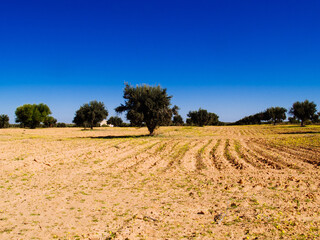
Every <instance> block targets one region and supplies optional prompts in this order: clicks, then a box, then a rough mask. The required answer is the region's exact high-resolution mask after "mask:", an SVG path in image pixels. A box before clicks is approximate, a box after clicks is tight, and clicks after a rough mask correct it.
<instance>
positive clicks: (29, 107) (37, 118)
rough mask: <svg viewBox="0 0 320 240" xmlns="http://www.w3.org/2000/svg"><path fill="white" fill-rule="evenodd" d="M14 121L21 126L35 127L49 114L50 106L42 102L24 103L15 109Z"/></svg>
mask: <svg viewBox="0 0 320 240" xmlns="http://www.w3.org/2000/svg"><path fill="white" fill-rule="evenodd" d="M15 114H16V122H17V123H20V124H21V126H23V127H29V128H36V127H38V126H40V123H43V122H44V121H45V120H46V119H47V118H48V116H49V115H50V114H51V110H50V108H49V107H48V106H47V105H46V104H43V103H40V104H24V105H22V106H20V107H18V108H17V109H16V112H15Z"/></svg>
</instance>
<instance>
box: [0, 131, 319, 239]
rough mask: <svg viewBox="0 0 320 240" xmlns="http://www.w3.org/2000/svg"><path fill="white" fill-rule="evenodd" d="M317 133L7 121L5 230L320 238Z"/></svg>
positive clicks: (0, 215) (14, 235) (21, 235)
mask: <svg viewBox="0 0 320 240" xmlns="http://www.w3.org/2000/svg"><path fill="white" fill-rule="evenodd" d="M319 133H320V128H316V127H315V128H297V127H292V126H288V127H278V126H249V127H248V126H240V127H204V128H198V127H161V128H160V129H159V130H158V131H157V135H156V136H153V137H149V136H146V134H147V130H146V129H144V128H141V129H136V128H99V129H96V130H94V131H82V130H81V129H79V128H65V129H36V130H30V129H0V143H1V144H0V239H96V240H98V239H320V236H319V234H320V233H319V224H320V207H319V206H320V204H319V203H320V198H319V187H320V181H319V178H320V176H319V165H320V147H319V145H318V143H319V142H320V141H319V138H320V134H319Z"/></svg>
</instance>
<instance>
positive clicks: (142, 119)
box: [115, 84, 172, 135]
mask: <svg viewBox="0 0 320 240" xmlns="http://www.w3.org/2000/svg"><path fill="white" fill-rule="evenodd" d="M123 98H124V99H125V103H124V104H121V105H120V106H119V107H117V108H116V109H115V110H116V112H118V113H122V112H126V118H127V119H128V120H129V121H130V122H131V124H132V125H135V126H142V125H143V124H145V125H146V126H147V128H148V130H149V133H150V135H152V134H153V133H154V130H155V129H156V128H157V127H159V126H161V125H163V124H166V123H168V122H170V121H171V117H172V109H171V108H170V105H171V103H170V100H171V98H172V96H168V94H167V89H165V88H164V89H163V88H161V87H160V86H149V85H146V84H144V85H137V86H136V87H133V86H131V85H129V84H126V86H125V88H124V94H123Z"/></svg>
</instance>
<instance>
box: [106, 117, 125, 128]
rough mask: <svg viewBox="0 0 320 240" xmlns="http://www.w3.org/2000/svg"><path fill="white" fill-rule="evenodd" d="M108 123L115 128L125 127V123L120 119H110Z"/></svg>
mask: <svg viewBox="0 0 320 240" xmlns="http://www.w3.org/2000/svg"><path fill="white" fill-rule="evenodd" d="M108 123H109V124H112V125H113V126H115V127H122V125H123V121H122V119H121V118H120V117H110V118H109V120H108Z"/></svg>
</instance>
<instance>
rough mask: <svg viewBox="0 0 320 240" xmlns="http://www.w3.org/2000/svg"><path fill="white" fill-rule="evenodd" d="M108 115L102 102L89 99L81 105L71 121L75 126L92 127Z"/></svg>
mask: <svg viewBox="0 0 320 240" xmlns="http://www.w3.org/2000/svg"><path fill="white" fill-rule="evenodd" d="M107 116H108V111H107V110H106V109H105V106H104V103H103V102H97V101H91V102H89V103H86V104H84V105H82V106H81V107H80V108H79V109H78V110H77V111H76V114H75V117H74V119H73V122H74V123H75V124H76V125H77V126H81V127H84V128H86V127H88V126H89V127H90V128H91V129H93V127H95V126H96V125H97V124H98V123H100V122H101V121H102V120H103V119H106V118H107Z"/></svg>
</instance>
